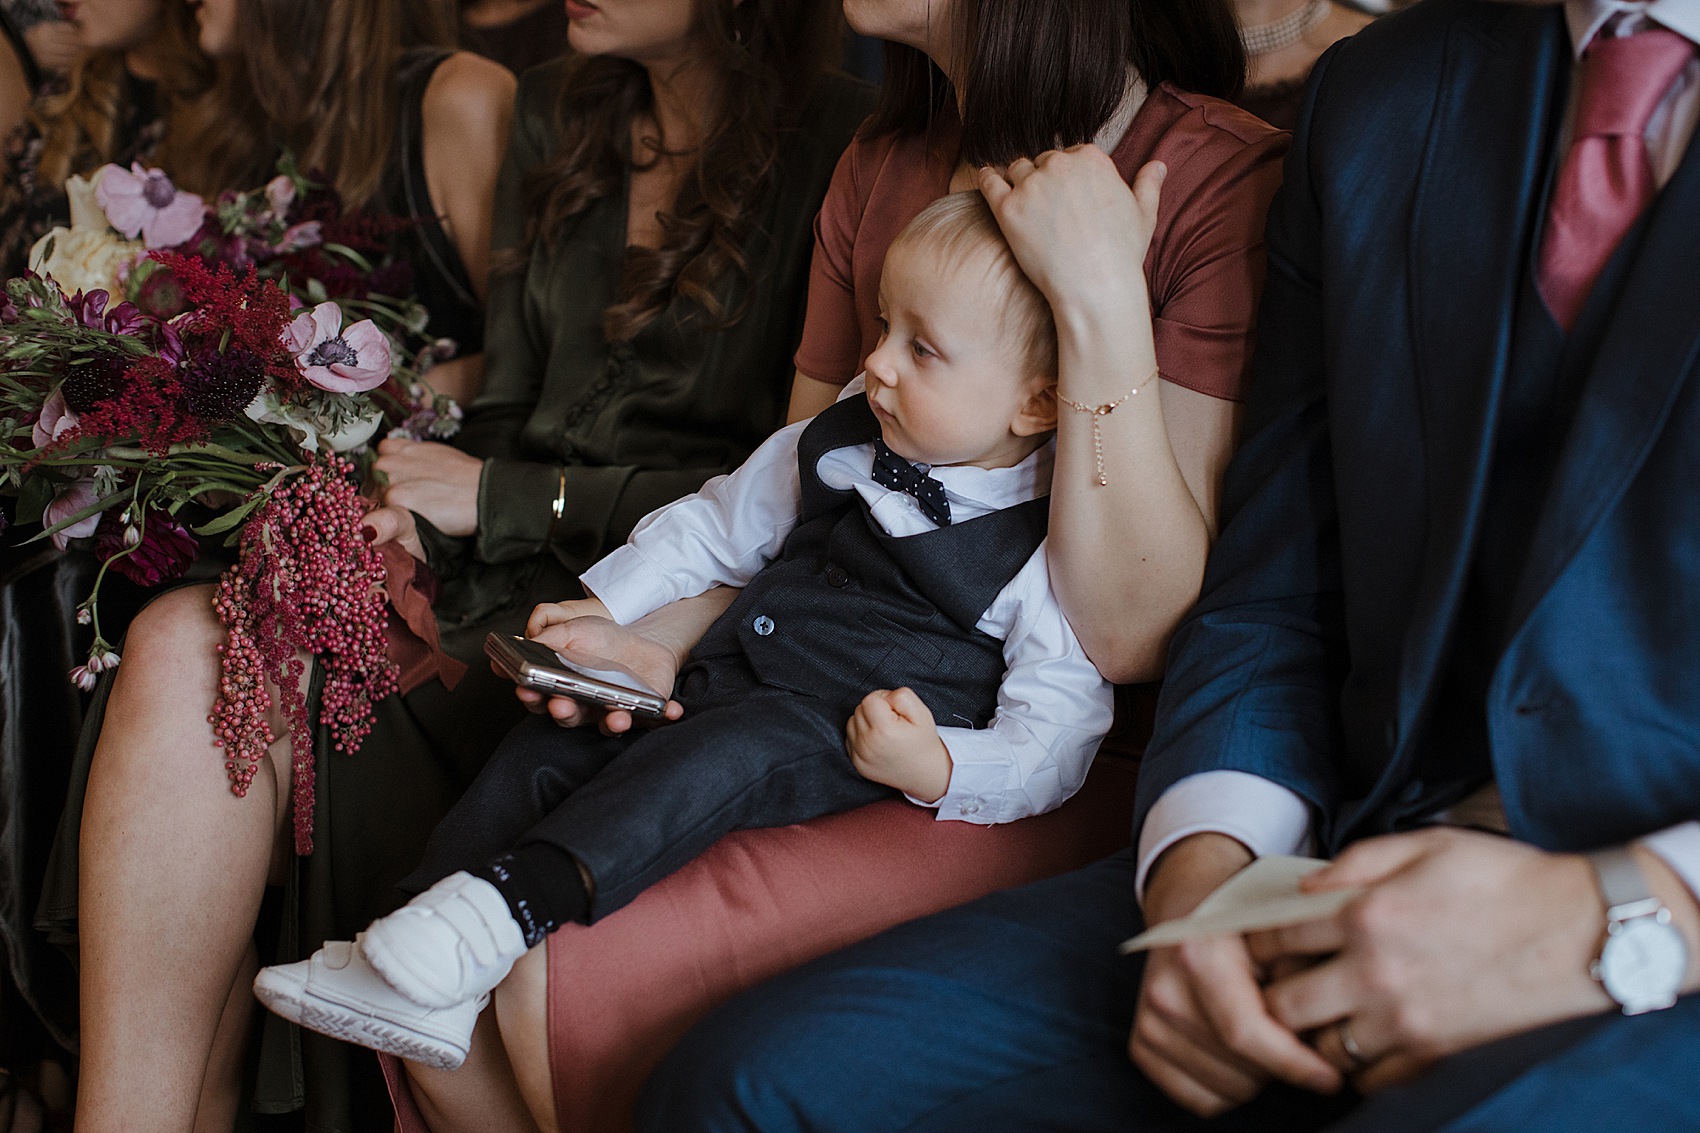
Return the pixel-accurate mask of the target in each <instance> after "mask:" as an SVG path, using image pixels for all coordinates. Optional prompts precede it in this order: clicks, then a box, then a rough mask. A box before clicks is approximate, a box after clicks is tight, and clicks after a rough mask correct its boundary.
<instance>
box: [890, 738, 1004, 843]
mask: <svg viewBox="0 0 1700 1133" xmlns="http://www.w3.org/2000/svg"><path fill="white" fill-rule="evenodd" d="M939 736H940V738H942V739H943V740H944V746H945V748H946V750H948V751H949V752H950V764H951V768H950V786H948V787H946V788H945V792H944V794H943V795H941V796H939V799H938V801H937V802H931V803H929V802H922V801H921V800H920V799H917V798H913V797H909V801H910V802H912V803H916V804H918V805H920V806H924V807H931V808H932V809H934V810H936V811H938V815H939V817H940V818H941V819H954V820H956V821H959V822H974V823H979V824H981V825H984V826H990V825H992V824H993V823H996V822H1001V821H1003V817H1002V816H1003V813H1004V807H1005V804H1006V802H1007V801H1008V795H1009V792H1010V779H1011V773H1012V771H1013V768H1012V767H1011V766H1010V761H1009V755H1008V750H1007V745H1005V744H1004V743H1003V742H1002V740H1001V738H1000V737H999V736H998V735H997V734H996V733H995V732H993V731H992V729H990V728H940V729H939ZM906 797H908V796H906Z"/></svg>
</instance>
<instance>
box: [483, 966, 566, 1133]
mask: <svg viewBox="0 0 1700 1133" xmlns="http://www.w3.org/2000/svg"><path fill="white" fill-rule="evenodd" d="M496 1022H497V1023H498V1024H499V1025H500V1027H501V1036H502V1047H503V1048H504V1050H505V1051H506V1054H507V1059H508V1064H509V1065H510V1066H511V1067H512V1068H513V1074H514V1081H515V1082H516V1083H517V1084H518V1085H519V1092H520V1096H521V1097H522V1098H524V1099H525V1105H526V1108H527V1109H529V1110H530V1111H531V1115H532V1118H533V1120H535V1121H536V1122H537V1127H538V1128H539V1129H541V1130H544V1131H545V1133H547V1131H550V1130H554V1129H557V1128H559V1124H558V1122H557V1120H556V1116H555V1076H554V1068H553V1067H552V1066H551V1065H550V1063H549V946H548V945H547V944H539V945H538V946H537V947H535V948H533V949H532V950H531V951H529V952H527V953H526V954H525V955H524V956H521V957H520V959H519V962H518V963H517V964H515V965H514V968H513V971H511V972H509V973H508V978H507V979H505V980H503V981H502V983H501V985H500V986H499V987H497V988H496Z"/></svg>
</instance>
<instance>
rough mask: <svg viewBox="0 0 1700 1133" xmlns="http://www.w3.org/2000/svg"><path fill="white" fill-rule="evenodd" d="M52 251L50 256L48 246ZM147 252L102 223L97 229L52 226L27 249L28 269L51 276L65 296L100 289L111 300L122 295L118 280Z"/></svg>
mask: <svg viewBox="0 0 1700 1133" xmlns="http://www.w3.org/2000/svg"><path fill="white" fill-rule="evenodd" d="M49 245H51V246H52V250H53V254H52V255H51V256H49V255H48V254H47V253H48V247H49ZM146 254H147V248H146V247H145V246H144V245H143V244H142V243H141V242H140V241H138V240H125V239H124V238H123V237H121V236H118V235H116V234H114V233H113V232H112V231H111V230H110V229H108V228H107V227H106V226H105V224H104V223H103V224H102V225H101V227H100V228H98V229H88V228H55V229H54V230H53V231H51V232H49V233H48V234H47V235H46V236H43V237H42V238H41V239H40V240H37V241H36V242H35V247H33V248H31V249H30V270H31V271H33V272H35V273H36V274H37V275H46V276H51V277H52V278H53V280H54V281H55V282H56V283H58V284H59V289H60V290H61V291H63V292H65V294H67V295H75V294H76V293H77V292H79V291H81V292H82V293H83V294H85V295H86V294H88V293H89V292H91V291H95V290H97V289H98V290H102V291H105V292H106V293H107V294H108V295H110V296H112V298H113V301H114V302H115V303H116V301H117V300H119V299H122V298H123V297H124V292H123V289H122V287H121V285H120V282H119V281H120V280H121V279H122V278H123V276H124V275H126V274H127V273H128V272H129V270H130V268H131V266H132V265H134V264H135V262H136V261H137V259H139V258H140V257H142V256H143V255H146Z"/></svg>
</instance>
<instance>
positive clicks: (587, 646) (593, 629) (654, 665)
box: [492, 598, 685, 736]
mask: <svg viewBox="0 0 1700 1133" xmlns="http://www.w3.org/2000/svg"><path fill="white" fill-rule="evenodd" d="M525 636H527V637H529V638H531V639H532V640H534V641H539V642H542V643H543V644H544V645H547V646H548V647H549V648H551V649H554V650H558V651H571V652H576V653H579V654H581V655H584V656H588V657H599V658H606V659H608V660H610V661H613V662H614V663H616V664H623V665H625V666H626V668H628V669H630V670H631V671H632V672H634V673H636V674H637V675H638V677H639V678H641V679H642V680H643V682H644V683H645V684H647V685H649V686H650V687H651V688H657V689H670V688H672V687H673V682H674V680H675V679H676V678H677V677H678V663H677V662H676V661H675V660H674V658H673V654H672V653H671V652H669V651H668V650H667V649H666V648H665V647H664V646H661V645H658V644H656V643H655V642H654V641H651V640H650V639H649V638H647V637H645V636H644V635H643V634H642V633H639V632H638V631H636V630H634V629H631V628H630V627H627V626H622V625H619V624H618V623H616V622H615V621H613V620H612V619H611V618H610V617H609V616H608V607H606V606H604V605H603V604H602V603H601V602H599V601H598V600H596V599H595V598H584V599H580V600H578V601H573V602H544V603H542V604H540V605H538V606H537V607H535V608H534V609H533V610H532V611H531V617H530V619H529V620H528V621H527V622H526V624H525ZM492 667H494V666H492ZM497 671H498V672H500V670H499V669H498V670H497ZM514 695H516V696H518V697H519V698H520V700H521V701H523V702H524V704H525V706H526V708H528V709H530V710H531V711H532V712H539V713H543V712H546V713H548V714H549V716H550V717H551V718H553V719H554V721H555V723H557V724H559V725H561V726H562V727H564V728H576V727H579V726H580V725H583V724H595V725H597V727H598V728H600V729H601V731H602V733H603V734H604V735H609V736H615V735H619V734H620V733H621V732H626V731H630V730H631V727H632V724H633V722H634V721H633V719H632V714H631V713H630V712H626V711H623V710H621V709H618V708H612V709H608V710H606V711H604V710H603V709H601V708H598V707H597V706H595V705H593V704H581V703H580V702H579V701H576V700H574V699H572V698H571V697H567V696H545V695H544V694H543V693H540V692H536V691H534V690H532V689H529V688H525V687H524V686H521V685H515V686H514ZM684 711H685V710H684V709H683V708H682V707H681V706H680V704H679V702H678V701H676V700H669V701H668V702H667V707H666V709H665V715H666V718H667V719H668V720H677V719H678V718H679V717H680V716H682V715H684Z"/></svg>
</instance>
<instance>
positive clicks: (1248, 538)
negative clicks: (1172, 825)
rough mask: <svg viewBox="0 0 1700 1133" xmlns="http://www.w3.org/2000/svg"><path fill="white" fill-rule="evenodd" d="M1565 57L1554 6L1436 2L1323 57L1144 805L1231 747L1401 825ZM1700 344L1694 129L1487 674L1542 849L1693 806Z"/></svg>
mask: <svg viewBox="0 0 1700 1133" xmlns="http://www.w3.org/2000/svg"><path fill="white" fill-rule="evenodd" d="M1571 60H1572V56H1571V54H1570V42H1569V37H1568V35H1567V33H1566V30H1565V27H1564V22H1563V13H1562V9H1561V8H1560V7H1558V6H1557V5H1552V6H1548V7H1527V6H1522V5H1517V4H1510V3H1491V2H1482V0H1424V2H1423V3H1421V4H1418V5H1416V6H1414V7H1413V8H1411V9H1408V10H1406V11H1404V12H1402V13H1399V14H1398V15H1395V16H1392V17H1389V18H1387V19H1384V20H1383V21H1381V22H1379V23H1377V24H1374V25H1372V26H1370V27H1369V28H1367V29H1365V30H1364V31H1363V32H1361V33H1360V34H1359V35H1357V36H1356V37H1354V38H1352V39H1350V40H1347V41H1345V42H1343V43H1341V44H1339V45H1338V46H1337V47H1336V48H1335V49H1334V50H1332V51H1331V52H1330V53H1329V54H1328V55H1326V56H1325V57H1324V58H1323V60H1322V62H1321V63H1319V64H1318V67H1317V71H1316V74H1315V76H1314V77H1313V80H1312V83H1311V86H1310V89H1309V93H1308V95H1307V98H1306V104H1305V107H1304V110H1303V113H1302V116H1301V120H1300V123H1299V126H1298V129H1297V132H1296V134H1295V137H1294V145H1293V148H1292V151H1291V153H1290V155H1289V157H1288V159H1287V172H1286V182H1285V185H1284V186H1283V188H1282V189H1281V192H1280V193H1279V195H1278V196H1277V197H1276V199H1275V202H1274V205H1273V207H1272V210H1271V214H1270V220H1269V230H1268V253H1269V275H1268V282H1267V285H1266V290H1265V295H1264V301H1263V310H1262V315H1261V321H1260V326H1259V332H1258V333H1259V342H1260V345H1259V348H1258V352H1257V360H1256V363H1255V380H1254V382H1253V386H1252V391H1251V395H1250V401H1249V403H1248V406H1247V423H1248V436H1247V439H1246V441H1245V443H1244V445H1243V447H1242V448H1241V450H1240V452H1239V453H1238V454H1237V455H1236V457H1235V459H1234V461H1233V463H1232V465H1231V466H1230V468H1229V471H1228V474H1227V484H1226V489H1225V493H1224V518H1225V522H1224V527H1223V531H1222V535H1221V538H1220V540H1219V541H1218V543H1217V546H1216V548H1215V550H1214V552H1213V553H1212V556H1211V560H1210V565H1209V568H1208V570H1207V572H1206V578H1205V583H1204V592H1203V596H1202V598H1201V600H1200V602H1199V604H1198V606H1197V607H1196V609H1195V610H1194V611H1193V612H1192V613H1191V614H1190V615H1189V618H1188V620H1187V621H1186V623H1185V624H1184V625H1183V626H1182V627H1181V629H1180V631H1179V632H1178V633H1177V635H1176V637H1175V640H1174V645H1173V648H1172V650H1171V654H1170V661H1169V670H1168V676H1167V678H1166V684H1165V687H1164V691H1163V696H1162V702H1161V706H1160V709H1159V715H1158V724H1157V733H1156V736H1155V737H1154V739H1153V741H1152V744H1151V747H1150V749H1149V752H1148V754H1147V757H1146V760H1145V763H1144V765H1143V767H1142V770H1141V783H1140V798H1139V804H1138V808H1137V811H1136V823H1142V822H1143V821H1144V816H1145V814H1146V813H1147V812H1148V811H1149V809H1150V807H1151V805H1152V804H1153V803H1154V802H1155V801H1156V799H1157V798H1158V796H1159V795H1161V793H1162V792H1163V791H1164V790H1166V789H1167V788H1168V787H1170V786H1171V785H1173V784H1174V783H1175V782H1176V781H1178V780H1179V779H1181V778H1183V777H1185V776H1187V775H1190V774H1194V773H1197V772H1202V771H1209V770H1213V769H1233V770H1240V771H1247V772H1251V773H1254V774H1257V775H1261V776H1264V777H1265V778H1268V779H1271V780H1274V781H1275V782H1277V783H1280V784H1282V785H1284V786H1287V787H1289V788H1291V789H1292V790H1293V791H1295V792H1297V793H1298V794H1299V795H1300V796H1302V797H1303V798H1304V799H1306V800H1307V801H1308V802H1309V803H1310V804H1311V805H1312V806H1313V808H1314V810H1315V813H1316V815H1317V816H1318V819H1319V825H1318V832H1319V834H1320V837H1321V840H1322V843H1323V845H1324V848H1325V849H1326V850H1327V851H1329V852H1335V851H1337V850H1338V849H1339V848H1340V846H1342V845H1343V844H1345V843H1346V842H1348V841H1351V840H1352V839H1355V838H1359V837H1364V836H1367V835H1371V834H1377V833H1384V832H1387V831H1389V830H1393V829H1398V828H1401V827H1402V826H1404V825H1409V824H1410V821H1411V819H1412V805H1411V804H1412V802H1413V800H1415V799H1419V798H1420V797H1421V795H1422V793H1423V791H1424V790H1425V789H1426V785H1425V784H1423V783H1422V782H1421V781H1420V780H1419V779H1418V778H1417V775H1416V771H1415V762H1416V757H1417V754H1418V752H1419V751H1420V750H1421V745H1422V744H1423V743H1424V742H1425V741H1426V739H1427V735H1428V731H1427V729H1428V721H1429V719H1430V717H1431V715H1432V712H1433V709H1434V704H1435V700H1436V696H1437V691H1438V689H1439V688H1440V685H1441V681H1440V677H1441V676H1442V674H1443V666H1444V665H1445V663H1446V661H1447V646H1448V638H1449V635H1450V634H1451V632H1452V631H1453V629H1454V623H1455V620H1456V614H1457V611H1458V606H1459V601H1460V597H1461V594H1462V591H1463V589H1464V585H1465V581H1466V578H1467V574H1468V570H1469V566H1470V562H1471V554H1472V542H1473V538H1474V537H1475V535H1476V532H1477V525H1478V517H1479V515H1480V513H1481V508H1482V501H1483V494H1484V491H1485V489H1486V486H1487V477H1488V468H1489V455H1490V453H1491V451H1492V443H1491V442H1492V438H1493V435H1494V428H1495V420H1496V413H1497V412H1498V406H1499V400H1500V394H1501V390H1502V387H1503V385H1504V379H1505V373H1506V366H1507V358H1508V353H1509V349H1510V336H1511V328H1512V324H1513V312H1514V309H1515V305H1516V302H1517V299H1518V296H1519V289H1520V288H1521V287H1522V285H1523V279H1524V275H1523V273H1524V269H1525V265H1527V264H1528V262H1529V260H1530V256H1531V246H1530V245H1531V241H1532V239H1533V234H1534V232H1535V231H1536V229H1537V224H1538V221H1539V217H1538V216H1537V215H1536V214H1537V212H1538V209H1539V202H1540V198H1541V194H1542V190H1543V186H1544V184H1545V180H1544V178H1545V171H1546V169H1547V168H1548V159H1549V157H1550V153H1551V150H1552V148H1553V147H1554V146H1555V145H1556V137H1557V132H1558V130H1559V128H1560V125H1561V122H1562V116H1563V109H1564V99H1565V91H1566V87H1567V82H1568V79H1567V75H1568V71H1569V68H1570V66H1571ZM1697 354H1700V160H1697V158H1696V154H1695V153H1694V152H1691V153H1690V154H1689V155H1688V158H1687V159H1686V160H1685V162H1684V163H1683V166H1682V168H1681V169H1680V170H1679V172H1678V173H1677V175H1676V177H1675V178H1674V179H1673V180H1672V181H1671V182H1670V183H1669V184H1668V185H1667V186H1666V188H1665V189H1664V191H1663V192H1662V193H1661V195H1660V197H1659V199H1658V200H1657V201H1656V202H1655V204H1654V205H1653V212H1652V213H1651V215H1650V218H1649V220H1648V228H1647V230H1646V236H1645V239H1644V242H1643V244H1642V246H1641V249H1640V251H1639V253H1638V255H1637V258H1636V260H1635V262H1634V264H1633V266H1632V268H1631V269H1630V275H1629V277H1628V279H1627V281H1626V283H1625V284H1624V288H1623V291H1622V293H1621V297H1620V300H1619V302H1618V305H1617V307H1616V310H1615V313H1614V314H1613V315H1612V319H1611V323H1610V325H1609V327H1608V329H1607V331H1606V333H1605V337H1604V339H1603V341H1602V344H1601V348H1600V350H1599V353H1598V360H1597V362H1596V363H1595V365H1594V366H1593V368H1592V370H1591V371H1590V373H1589V374H1588V375H1587V377H1586V379H1585V385H1584V387H1583V390H1582V393H1581V401H1580V407H1579V410H1578V413H1577V416H1576V419H1575V423H1574V426H1573V428H1572V430H1571V432H1570V434H1569V437H1568V439H1567V440H1566V441H1565V444H1564V447H1563V450H1562V453H1561V454H1560V456H1559V458H1558V463H1557V470H1556V473H1555V475H1554V477H1553V481H1552V484H1551V488H1550V491H1549V492H1548V494H1547V497H1546V499H1545V502H1544V505H1543V507H1542V509H1541V512H1540V515H1539V517H1538V519H1537V521H1536V526H1535V531H1534V536H1533V543H1532V546H1531V549H1530V553H1529V555H1528V559H1527V565H1526V568H1525V570H1524V571H1523V574H1522V576H1521V577H1520V578H1519V579H1518V580H1517V584H1516V592H1515V594H1516V596H1515V599H1514V601H1513V604H1512V611H1511V612H1512V620H1511V626H1512V629H1511V631H1510V634H1509V638H1508V644H1507V646H1506V648H1505V649H1504V652H1503V654H1502V655H1501V656H1500V658H1499V659H1498V662H1497V666H1496V668H1495V669H1494V673H1493V679H1492V682H1491V685H1490V687H1489V690H1488V697H1487V704H1486V714H1487V726H1488V734H1489V739H1490V742H1491V749H1492V760H1493V771H1494V775H1495V777H1496V779H1497V782H1498V784H1499V787H1500V791H1501V793H1502V795H1503V798H1504V803H1505V810H1506V815H1507V818H1508V820H1509V822H1510V826H1511V830H1512V832H1513V834H1515V835H1516V836H1517V837H1519V838H1522V839H1524V840H1526V841H1529V842H1532V843H1534V844H1536V845H1539V846H1542V847H1546V848H1550V849H1566V850H1568V849H1580V848H1586V847H1591V846H1596V845H1602V844H1607V843H1613V842H1621V841H1625V840H1627V839H1629V838H1631V837H1634V836H1636V835H1638V834H1642V833H1646V832H1649V831H1652V830H1655V829H1658V828H1661V827H1664V826H1667V825H1671V824H1674V823H1678V822H1681V821H1684V820H1688V819H1694V818H1697V817H1700V375H1697V374H1696V369H1697V361H1696V358H1697ZM1137 829H1138V826H1137V825H1136V827H1135V830H1136V831H1137Z"/></svg>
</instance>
